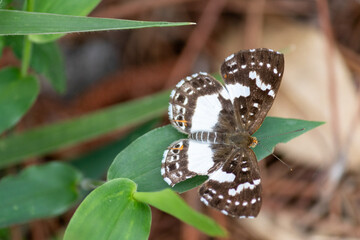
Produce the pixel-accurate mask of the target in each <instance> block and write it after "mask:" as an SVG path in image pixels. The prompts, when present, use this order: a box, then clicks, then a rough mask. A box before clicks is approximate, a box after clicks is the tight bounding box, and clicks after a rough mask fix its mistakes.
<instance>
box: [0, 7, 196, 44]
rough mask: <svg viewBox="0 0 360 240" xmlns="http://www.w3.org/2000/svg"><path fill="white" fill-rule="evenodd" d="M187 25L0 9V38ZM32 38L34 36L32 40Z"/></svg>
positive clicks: (184, 23) (182, 23)
mask: <svg viewBox="0 0 360 240" xmlns="http://www.w3.org/2000/svg"><path fill="white" fill-rule="evenodd" d="M190 24H191V23H186V22H176V23H171V22H149V21H132V20H121V19H110V18H94V17H79V16H70V15H59V14H50V13H35V12H24V11H14V10H0V35H27V34H55V33H72V32H93V31H106V30H123V29H137V28H148V27H174V26H183V25H190ZM32 38H34V37H32Z"/></svg>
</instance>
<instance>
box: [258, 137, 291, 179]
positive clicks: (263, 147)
mask: <svg viewBox="0 0 360 240" xmlns="http://www.w3.org/2000/svg"><path fill="white" fill-rule="evenodd" d="M258 146H260V147H261V148H262V149H264V150H266V151H268V152H269V153H270V154H271V155H273V156H274V157H275V158H276V159H277V160H279V161H280V162H281V163H282V164H284V165H285V166H287V167H288V168H289V170H290V171H291V172H292V171H293V168H292V167H291V166H290V165H289V164H287V163H286V162H284V161H283V160H281V159H280V158H279V157H278V156H276V155H275V154H274V153H273V152H272V151H270V150H269V149H268V148H266V147H265V146H263V145H262V144H260V142H259V143H258Z"/></svg>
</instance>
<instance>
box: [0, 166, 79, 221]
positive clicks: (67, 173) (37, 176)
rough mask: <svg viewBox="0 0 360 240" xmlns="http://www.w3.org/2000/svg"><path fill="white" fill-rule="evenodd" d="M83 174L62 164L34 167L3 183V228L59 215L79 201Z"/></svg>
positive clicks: (0, 186) (0, 189)
mask: <svg viewBox="0 0 360 240" xmlns="http://www.w3.org/2000/svg"><path fill="white" fill-rule="evenodd" d="M80 178H81V175H80V174H79V172H78V171H76V170H75V169H74V168H72V167H70V166H68V165H66V164H63V163H58V162H53V163H49V164H45V165H42V166H33V167H29V168H27V169H25V170H23V171H22V172H21V173H20V174H18V175H15V176H7V177H5V178H3V179H2V180H1V181H0V196H1V197H0V227H4V226H9V225H13V224H18V223H24V222H27V221H30V220H33V219H38V218H45V217H51V216H56V215H59V214H61V213H63V212H65V211H66V210H67V209H69V208H70V207H71V206H72V205H73V204H74V203H75V202H76V201H77V200H78V198H79V192H78V190H77V189H76V186H77V185H78V183H79V181H80Z"/></svg>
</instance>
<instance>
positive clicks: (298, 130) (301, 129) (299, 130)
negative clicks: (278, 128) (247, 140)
mask: <svg viewBox="0 0 360 240" xmlns="http://www.w3.org/2000/svg"><path fill="white" fill-rule="evenodd" d="M304 130H305V128H300V129H297V130H294V131H291V132H285V133H280V134H276V135H272V136H264V137H257V139H266V138H271V137H278V136H282V135H286V134H290V133H296V132H301V131H304Z"/></svg>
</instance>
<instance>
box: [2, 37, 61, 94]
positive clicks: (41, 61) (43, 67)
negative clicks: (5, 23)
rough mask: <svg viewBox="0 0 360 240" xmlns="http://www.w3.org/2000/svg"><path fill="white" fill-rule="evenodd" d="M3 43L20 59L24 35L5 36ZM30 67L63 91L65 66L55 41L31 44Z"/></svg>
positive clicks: (59, 90) (58, 89)
mask: <svg viewBox="0 0 360 240" xmlns="http://www.w3.org/2000/svg"><path fill="white" fill-rule="evenodd" d="M4 38H5V44H6V45H7V46H10V47H11V48H12V50H13V52H14V53H15V55H16V56H17V57H18V58H19V59H22V55H23V52H22V51H23V49H22V48H23V42H24V36H5V37H4ZM30 67H31V68H32V69H33V70H34V71H35V72H36V73H38V74H42V75H44V77H45V78H46V79H47V80H48V81H49V82H50V84H51V85H52V87H53V88H54V89H55V90H56V91H57V92H58V93H63V92H64V91H65V87H66V79H65V68H64V62H63V57H62V55H61V52H60V49H59V46H58V45H57V44H56V43H55V42H49V43H44V44H33V48H32V54H31V59H30Z"/></svg>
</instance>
